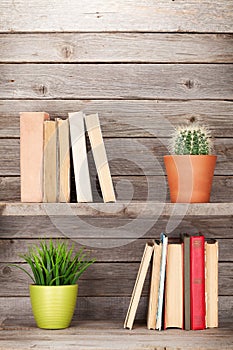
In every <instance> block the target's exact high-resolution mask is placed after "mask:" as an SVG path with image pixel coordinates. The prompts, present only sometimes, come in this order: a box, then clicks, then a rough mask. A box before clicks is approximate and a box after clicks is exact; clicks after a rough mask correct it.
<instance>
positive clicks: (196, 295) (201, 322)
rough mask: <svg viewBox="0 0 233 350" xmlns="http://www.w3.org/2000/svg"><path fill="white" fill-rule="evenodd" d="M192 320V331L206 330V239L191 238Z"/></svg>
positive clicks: (200, 236)
mask: <svg viewBox="0 0 233 350" xmlns="http://www.w3.org/2000/svg"><path fill="white" fill-rule="evenodd" d="M190 315H191V317H190V319H191V329H204V328H205V239H204V236H202V235H193V236H191V237H190Z"/></svg>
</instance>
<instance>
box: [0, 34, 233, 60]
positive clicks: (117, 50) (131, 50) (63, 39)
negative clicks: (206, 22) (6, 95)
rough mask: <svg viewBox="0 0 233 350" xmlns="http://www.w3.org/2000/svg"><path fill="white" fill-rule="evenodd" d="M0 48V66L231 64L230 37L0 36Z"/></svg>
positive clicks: (232, 51) (232, 54)
mask: <svg viewBox="0 0 233 350" xmlns="http://www.w3.org/2000/svg"><path fill="white" fill-rule="evenodd" d="M0 47H1V52H0V62H1V63H3V62H6V63H9V62H11V63H13V62H15V63H17V62H20V63H21V62H25V63H27V62H35V63H39V62H53V63H56V62H63V63H66V62H76V63H79V62H84V63H88V62H90V63H98V62H109V63H111V62H119V63H124V62H127V63H128V62H131V63H132V62H137V63H143V62H147V63H162V62H164V63H175V62H179V63H181V62H185V63H194V62H197V63H232V62H233V35H232V34H177V33H174V34H167V33H164V34H158V33H143V34H142V33H72V34H68V33H67V34H65V33H56V34H53V33H48V34H24V35H22V34H11V35H8V34H1V35H0ZM142 48H143V49H142Z"/></svg>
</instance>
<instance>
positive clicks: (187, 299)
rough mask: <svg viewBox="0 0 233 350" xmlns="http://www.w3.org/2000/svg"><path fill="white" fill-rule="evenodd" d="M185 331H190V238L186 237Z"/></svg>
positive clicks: (184, 246) (184, 245)
mask: <svg viewBox="0 0 233 350" xmlns="http://www.w3.org/2000/svg"><path fill="white" fill-rule="evenodd" d="M183 248H184V329H185V330H187V331H189V330H190V237H189V236H184V244H183Z"/></svg>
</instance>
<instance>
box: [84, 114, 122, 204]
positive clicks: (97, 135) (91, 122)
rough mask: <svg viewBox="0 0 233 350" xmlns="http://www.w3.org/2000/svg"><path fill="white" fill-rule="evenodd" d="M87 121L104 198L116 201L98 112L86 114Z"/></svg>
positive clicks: (108, 200)
mask: <svg viewBox="0 0 233 350" xmlns="http://www.w3.org/2000/svg"><path fill="white" fill-rule="evenodd" d="M85 123H86V128H87V132H88V136H89V139H90V143H91V149H92V153H93V158H94V161H95V165H96V170H97V174H98V178H99V183H100V188H101V192H102V195H103V200H104V202H115V201H116V198H115V193H114V188H113V183H112V178H111V174H110V169H109V165H108V160H107V155H106V151H105V147H104V141H103V137H102V132H101V128H100V122H99V117H98V114H97V113H96V114H90V115H86V116H85Z"/></svg>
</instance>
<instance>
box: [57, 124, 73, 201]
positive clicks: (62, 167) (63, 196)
mask: <svg viewBox="0 0 233 350" xmlns="http://www.w3.org/2000/svg"><path fill="white" fill-rule="evenodd" d="M56 121H57V124H58V125H57V127H58V163H59V190H58V192H59V195H58V197H59V198H58V201H59V202H65V203H67V202H70V130H69V120H68V119H65V120H63V119H60V118H57V119H56Z"/></svg>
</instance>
